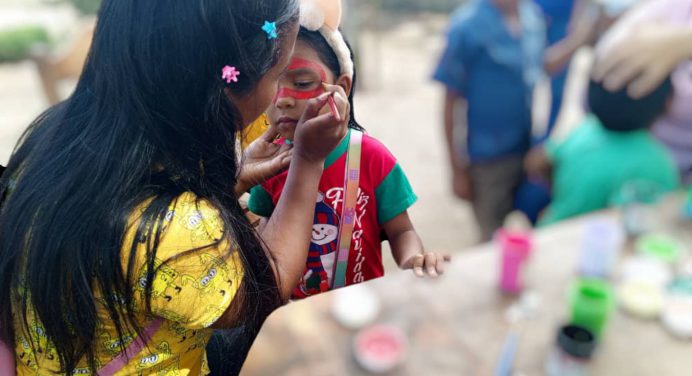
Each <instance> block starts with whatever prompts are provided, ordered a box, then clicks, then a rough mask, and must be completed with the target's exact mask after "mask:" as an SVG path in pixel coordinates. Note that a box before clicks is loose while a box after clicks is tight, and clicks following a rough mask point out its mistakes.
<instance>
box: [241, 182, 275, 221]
mask: <svg viewBox="0 0 692 376" xmlns="http://www.w3.org/2000/svg"><path fill="white" fill-rule="evenodd" d="M247 207H248V209H250V211H251V212H253V213H255V214H257V215H259V216H260V217H271V215H272V213H273V212H274V203H273V202H272V198H271V196H270V195H269V193H267V191H266V190H264V188H263V187H262V186H261V185H258V186H256V187H254V188H252V189H251V190H250V201H248V204H247Z"/></svg>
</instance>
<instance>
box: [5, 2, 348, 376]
mask: <svg viewBox="0 0 692 376" xmlns="http://www.w3.org/2000/svg"><path fill="white" fill-rule="evenodd" d="M297 32H298V6H297V3H296V2H295V0H266V1H256V0H233V1H229V0H200V1H163V0H146V1H141V0H105V1H104V2H103V4H102V7H101V10H100V12H99V21H98V25H97V27H96V31H95V35H94V42H93V45H92V48H91V51H90V54H89V58H88V60H87V63H86V65H85V68H84V71H83V73H82V76H81V78H80V80H79V83H78V85H77V88H76V90H75V92H74V93H73V94H72V95H71V96H70V98H69V99H67V100H66V101H65V102H63V103H61V104H59V105H57V106H55V107H53V108H51V109H49V110H48V111H47V112H45V113H44V114H42V115H41V116H40V117H39V118H38V119H36V120H35V121H34V123H33V124H32V125H31V126H30V127H29V129H28V131H27V132H26V133H25V135H24V136H23V137H22V139H21V140H20V143H19V144H18V146H17V148H16V150H15V152H14V154H13V156H12V158H11V160H10V162H9V165H8V166H7V170H6V171H5V173H4V174H3V176H2V179H0V199H1V200H2V201H0V203H1V204H0V205H1V208H0V340H2V342H4V343H6V344H8V345H9V346H10V347H14V351H15V355H16V356H15V359H16V361H17V372H18V374H20V375H26V374H39V375H46V374H92V375H95V374H97V373H98V374H101V375H104V374H118V375H129V374H147V375H149V374H166V375H175V374H189V375H199V374H206V373H207V372H208V370H207V366H206V360H205V352H204V347H205V345H206V342H207V341H208V339H209V336H210V335H211V331H212V328H232V327H236V326H237V327H241V328H243V330H244V331H245V333H246V335H248V336H253V335H254V334H256V332H257V330H259V327H260V326H261V324H262V323H263V321H264V319H265V318H266V317H267V315H268V314H269V313H270V312H271V311H272V310H273V309H275V308H276V307H278V306H280V305H281V304H282V303H283V302H285V301H286V300H287V299H288V297H289V296H290V294H291V291H292V290H293V288H294V287H295V285H296V284H297V282H298V280H299V278H300V274H301V272H302V269H303V266H304V263H305V259H306V256H307V251H306V250H307V249H308V243H309V239H310V230H311V225H312V216H313V210H314V205H315V197H316V194H317V184H318V181H319V178H320V175H321V173H322V168H323V163H324V159H325V158H326V156H327V155H328V154H329V152H331V150H333V148H334V147H335V146H336V145H337V144H338V142H339V140H341V139H342V138H343V136H344V135H345V134H346V131H347V123H348V112H349V108H348V100H347V98H346V96H345V94H344V92H343V90H341V89H340V88H336V87H335V88H331V87H330V89H329V91H330V93H328V94H325V95H322V96H320V97H318V98H316V99H314V100H313V101H312V102H311V103H310V106H309V108H308V109H307V110H306V112H305V114H304V115H303V118H302V119H301V122H300V125H299V127H298V128H299V130H298V131H297V132H296V139H295V142H294V145H293V148H292V150H291V151H290V152H289V151H287V150H283V149H279V147H278V146H276V145H273V144H272V143H271V141H272V136H273V135H272V134H267V135H265V137H264V138H263V139H261V140H259V141H258V142H256V143H255V144H253V145H252V146H251V147H250V148H249V149H248V150H247V151H246V153H245V158H244V159H243V163H239V161H238V159H237V157H236V135H237V134H238V132H239V131H240V130H241V129H242V128H243V127H244V126H246V125H247V124H249V123H251V122H252V121H253V120H254V119H255V118H257V117H258V116H259V115H260V114H261V112H262V111H263V110H264V109H266V108H267V107H268V105H269V104H270V103H271V100H272V98H273V97H274V95H275V92H276V87H277V80H278V78H279V76H280V75H281V73H282V71H283V70H284V69H285V67H286V66H287V65H288V61H289V58H290V55H291V53H292V51H293V46H294V44H295V40H296V35H297ZM329 95H332V96H333V98H334V99H335V101H336V104H337V106H338V109H339V111H340V112H341V119H344V120H342V121H337V120H336V118H335V117H334V116H333V115H331V114H329V112H328V111H326V110H325V109H323V107H324V105H325V103H326V102H327V98H328V96H329ZM289 153H291V154H292V157H291V167H290V169H289V178H288V181H287V184H286V189H285V190H284V197H283V198H282V201H281V203H280V204H279V205H278V207H277V210H276V211H275V212H274V215H273V216H272V217H271V218H270V220H269V222H268V223H267V225H266V226H265V227H263V228H262V230H261V233H259V234H258V233H257V232H256V231H255V230H254V229H253V228H252V226H251V225H250V223H249V222H248V220H247V219H246V218H245V216H244V213H243V210H242V209H241V207H240V205H239V203H238V201H237V194H238V193H241V192H244V191H246V190H247V189H249V188H250V187H251V186H253V185H255V184H257V183H260V182H262V180H263V179H266V178H268V177H269V174H270V173H271V172H277V171H278V170H279V169H280V168H281V167H283V166H285V165H286V164H287V160H288V158H289V157H290V155H289ZM298 184H300V186H298Z"/></svg>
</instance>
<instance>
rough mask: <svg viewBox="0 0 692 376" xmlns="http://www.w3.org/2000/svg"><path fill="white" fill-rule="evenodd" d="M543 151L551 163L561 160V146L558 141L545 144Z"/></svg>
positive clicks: (549, 141)
mask: <svg viewBox="0 0 692 376" xmlns="http://www.w3.org/2000/svg"><path fill="white" fill-rule="evenodd" d="M543 150H545V155H546V156H547V157H548V160H549V161H550V162H553V163H554V162H555V161H557V160H558V158H560V144H558V143H557V142H556V141H553V140H548V141H546V142H545V143H544V144H543Z"/></svg>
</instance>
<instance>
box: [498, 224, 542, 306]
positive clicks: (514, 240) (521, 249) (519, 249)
mask: <svg viewBox="0 0 692 376" xmlns="http://www.w3.org/2000/svg"><path fill="white" fill-rule="evenodd" d="M496 242H497V244H498V246H499V248H500V289H501V290H502V291H503V292H505V293H508V294H519V293H520V292H521V291H522V290H523V289H524V285H525V281H524V269H525V264H526V261H527V260H528V258H529V256H530V255H531V250H532V248H533V241H532V239H531V235H530V234H529V233H525V232H510V231H507V230H504V229H503V230H499V231H498V232H497V234H496Z"/></svg>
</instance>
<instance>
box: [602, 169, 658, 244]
mask: <svg viewBox="0 0 692 376" xmlns="http://www.w3.org/2000/svg"><path fill="white" fill-rule="evenodd" d="M663 193H664V191H663V189H662V188H661V187H660V186H659V185H658V184H656V183H653V182H649V181H644V180H635V181H630V182H628V183H626V184H625V185H623V187H622V189H621V190H620V192H618V196H617V198H615V199H614V200H615V203H616V204H620V205H621V206H622V211H623V217H622V218H623V226H624V228H625V232H626V233H627V235H628V236H630V237H639V236H641V235H644V234H647V233H650V232H652V231H654V230H655V229H656V226H657V224H658V222H659V216H658V212H657V208H656V205H657V204H658V202H659V201H660V199H661V197H662V196H663Z"/></svg>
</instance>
